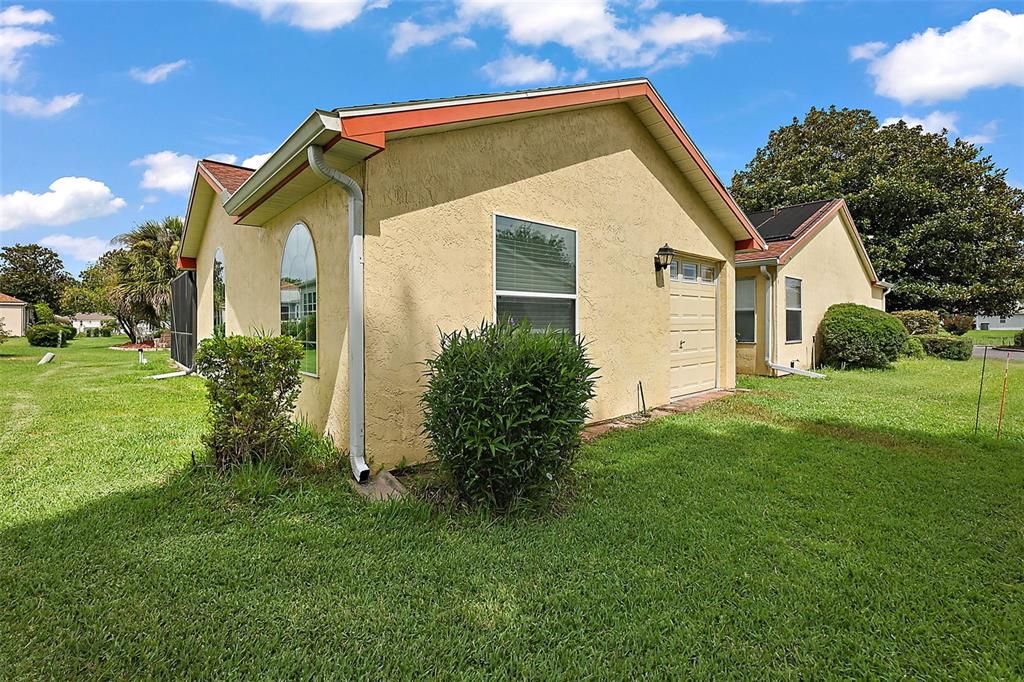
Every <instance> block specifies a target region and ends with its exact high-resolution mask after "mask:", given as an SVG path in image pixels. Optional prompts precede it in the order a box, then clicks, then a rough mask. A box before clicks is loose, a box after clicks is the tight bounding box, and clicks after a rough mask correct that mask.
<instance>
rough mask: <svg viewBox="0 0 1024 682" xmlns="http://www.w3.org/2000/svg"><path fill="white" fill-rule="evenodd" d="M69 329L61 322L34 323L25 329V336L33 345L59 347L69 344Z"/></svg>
mask: <svg viewBox="0 0 1024 682" xmlns="http://www.w3.org/2000/svg"><path fill="white" fill-rule="evenodd" d="M67 331H68V330H67V328H65V327H62V326H60V325H59V324H34V325H32V326H31V327H29V328H28V329H26V330H25V338H27V339H28V342H29V345H32V346H43V347H46V348H57V347H58V346H66V345H67V344H68V341H69V340H70V339H69V338H68V335H67Z"/></svg>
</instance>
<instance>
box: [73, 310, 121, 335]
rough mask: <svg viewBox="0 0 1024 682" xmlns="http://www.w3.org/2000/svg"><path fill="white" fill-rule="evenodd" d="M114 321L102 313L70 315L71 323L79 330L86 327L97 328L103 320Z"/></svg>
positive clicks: (83, 329) (81, 330) (101, 324)
mask: <svg viewBox="0 0 1024 682" xmlns="http://www.w3.org/2000/svg"><path fill="white" fill-rule="evenodd" d="M108 321H110V322H114V321H115V320H114V318H113V317H112V316H110V315H104V314H103V313H75V314H74V315H72V316H71V324H72V326H74V328H75V329H77V330H78V331H80V332H84V331H85V330H86V329H99V328H100V327H102V326H103V323H104V322H108Z"/></svg>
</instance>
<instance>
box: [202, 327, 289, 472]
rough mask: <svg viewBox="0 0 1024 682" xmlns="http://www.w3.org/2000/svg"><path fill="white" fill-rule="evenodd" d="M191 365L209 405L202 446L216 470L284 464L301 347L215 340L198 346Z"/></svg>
mask: <svg viewBox="0 0 1024 682" xmlns="http://www.w3.org/2000/svg"><path fill="white" fill-rule="evenodd" d="M195 361H196V369H197V371H198V372H199V373H200V374H202V375H203V376H204V377H205V379H206V388H207V398H208V400H209V402H210V430H209V431H208V432H207V433H206V435H204V436H203V442H204V443H205V444H206V446H207V447H208V448H209V449H210V452H211V453H212V455H213V458H214V462H215V463H216V465H217V468H218V469H221V470H224V469H228V468H230V467H234V466H237V465H242V464H250V463H253V462H269V463H274V464H276V463H280V464H287V463H288V453H289V441H290V439H291V438H292V434H293V432H294V429H293V427H292V425H291V420H290V416H291V413H292V410H294V409H295V401H296V400H297V399H298V396H299V388H300V387H301V385H302V382H301V379H300V378H299V364H300V363H301V362H302V345H301V344H300V343H298V342H297V341H295V340H294V339H292V338H289V337H286V336H218V337H212V338H208V339H204V340H203V341H202V343H200V344H199V349H198V350H197V351H196V358H195Z"/></svg>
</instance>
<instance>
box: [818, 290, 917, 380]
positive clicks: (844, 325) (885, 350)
mask: <svg viewBox="0 0 1024 682" xmlns="http://www.w3.org/2000/svg"><path fill="white" fill-rule="evenodd" d="M818 333H819V334H820V335H821V344H822V353H821V355H822V361H824V362H825V363H826V364H830V365H834V366H839V367H842V366H850V367H888V366H889V363H891V362H894V361H895V360H897V359H898V358H899V357H900V352H901V351H902V349H903V344H904V343H906V340H907V330H906V329H904V328H903V325H902V324H901V323H900V321H899V320H897V319H896V318H895V317H893V316H892V315H890V314H889V313H886V312H884V311H882V310H877V309H875V308H869V307H868V306H865V305H859V304H857V303H838V304H836V305H833V306H830V307H829V309H828V310H827V311H825V317H824V318H822V320H821V326H820V327H819V329H818Z"/></svg>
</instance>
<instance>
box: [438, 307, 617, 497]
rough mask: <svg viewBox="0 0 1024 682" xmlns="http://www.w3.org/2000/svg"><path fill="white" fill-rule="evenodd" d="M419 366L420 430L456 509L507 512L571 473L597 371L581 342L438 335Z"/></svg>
mask: <svg viewBox="0 0 1024 682" xmlns="http://www.w3.org/2000/svg"><path fill="white" fill-rule="evenodd" d="M426 365H427V371H426V377H427V388H426V391H425V392H424V394H423V397H422V405H423V415H424V418H423V429H424V431H425V432H426V434H427V435H428V436H429V437H430V444H431V449H432V451H433V453H434V454H435V455H436V456H437V458H438V460H439V461H440V463H441V465H442V467H443V468H444V469H445V471H447V472H448V473H449V474H450V476H451V479H452V481H453V483H454V485H455V488H456V490H457V492H458V493H459V495H460V496H461V497H462V499H463V500H465V501H467V502H469V503H471V504H476V505H483V506H489V507H491V508H493V509H496V510H499V511H503V510H507V509H508V508H509V507H510V506H511V505H512V504H513V503H515V502H516V501H517V500H519V499H521V498H528V497H531V496H533V495H534V494H536V493H538V492H541V491H542V490H543V489H544V488H546V487H547V486H548V484H549V483H551V482H552V481H555V480H557V479H558V477H559V475H561V474H562V473H564V472H565V471H566V470H567V469H568V468H569V467H570V465H571V464H572V462H573V460H574V458H575V456H576V454H577V453H578V451H579V447H580V434H581V432H582V430H583V425H584V423H585V422H586V420H587V417H588V416H589V415H590V411H589V408H588V406H587V401H589V400H590V399H591V398H593V397H594V381H595V378H594V374H595V372H596V371H597V370H596V369H595V368H594V367H593V365H592V364H591V363H590V360H589V358H588V357H587V353H586V347H585V345H584V344H583V342H582V341H581V340H580V339H578V338H574V337H572V336H571V335H569V334H565V333H563V332H559V331H552V330H549V331H545V332H533V331H531V330H530V328H529V327H528V326H526V325H513V324H510V323H507V322H501V323H498V324H483V325H481V326H480V328H479V329H473V330H471V329H466V330H462V331H456V332H453V333H451V334H442V335H441V349H440V351H439V352H438V353H437V354H436V355H434V356H433V357H432V358H430V359H428V360H427V361H426Z"/></svg>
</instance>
